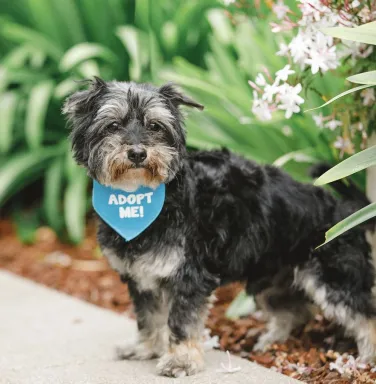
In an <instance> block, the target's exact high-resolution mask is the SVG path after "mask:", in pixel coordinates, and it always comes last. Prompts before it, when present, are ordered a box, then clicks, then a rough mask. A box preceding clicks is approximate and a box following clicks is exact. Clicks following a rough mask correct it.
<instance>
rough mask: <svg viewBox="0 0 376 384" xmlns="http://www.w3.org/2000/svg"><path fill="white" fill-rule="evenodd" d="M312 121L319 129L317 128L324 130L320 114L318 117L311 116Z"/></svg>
mask: <svg viewBox="0 0 376 384" xmlns="http://www.w3.org/2000/svg"><path fill="white" fill-rule="evenodd" d="M312 117H313V120H314V121H315V123H316V125H317V126H318V127H319V128H324V121H325V120H324V119H325V118H324V116H323V114H322V113H320V114H319V115H313V116H312Z"/></svg>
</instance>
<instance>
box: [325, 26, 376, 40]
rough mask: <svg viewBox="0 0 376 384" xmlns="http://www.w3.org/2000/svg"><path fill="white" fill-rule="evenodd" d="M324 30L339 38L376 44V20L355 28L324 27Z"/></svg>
mask: <svg viewBox="0 0 376 384" xmlns="http://www.w3.org/2000/svg"><path fill="white" fill-rule="evenodd" d="M322 32H324V33H326V34H327V35H329V36H333V37H337V38H339V39H344V40H351V41H357V42H359V43H366V44H374V45H376V21H373V22H372V23H368V24H364V25H361V26H360V27H355V28H345V27H335V28H323V29H322Z"/></svg>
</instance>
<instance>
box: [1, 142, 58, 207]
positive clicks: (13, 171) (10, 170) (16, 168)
mask: <svg viewBox="0 0 376 384" xmlns="http://www.w3.org/2000/svg"><path fill="white" fill-rule="evenodd" d="M60 152H61V150H60V148H58V147H54V148H41V149H40V150H38V151H37V152H34V151H33V152H24V153H22V154H18V155H13V156H12V158H11V159H10V160H8V161H7V162H6V163H5V164H2V165H1V168H0V180H1V183H0V206H1V205H3V204H4V202H5V201H6V199H7V198H8V197H9V195H10V194H11V193H14V192H15V191H18V190H19V189H20V188H22V187H24V186H25V185H26V184H28V183H29V182H30V181H32V180H35V177H38V176H39V175H40V174H41V172H42V171H43V169H44V168H45V166H46V163H47V162H48V161H49V160H50V159H51V158H53V157H54V156H56V155H58V154H59V153H60Z"/></svg>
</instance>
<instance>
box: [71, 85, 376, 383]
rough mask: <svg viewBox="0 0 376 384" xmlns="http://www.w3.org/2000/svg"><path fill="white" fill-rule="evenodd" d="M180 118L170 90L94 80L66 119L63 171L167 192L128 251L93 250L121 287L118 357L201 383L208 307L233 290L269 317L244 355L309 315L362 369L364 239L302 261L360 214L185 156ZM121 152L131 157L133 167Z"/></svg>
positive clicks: (115, 239) (106, 231) (103, 236)
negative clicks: (330, 328)
mask: <svg viewBox="0 0 376 384" xmlns="http://www.w3.org/2000/svg"><path fill="white" fill-rule="evenodd" d="M181 105H185V106H191V107H196V108H199V109H202V106H201V105H200V104H198V103H196V102H194V101H193V100H191V99H190V98H188V97H187V96H185V95H183V94H182V93H181V92H180V91H178V90H177V89H176V88H174V87H173V86H171V85H169V84H168V85H165V86H162V87H160V88H157V87H154V86H152V85H146V84H134V83H125V82H107V83H106V82H104V81H102V80H100V79H96V80H95V81H93V82H92V84H91V87H90V88H89V89H88V90H86V91H82V92H78V93H75V94H74V95H72V96H71V97H70V98H69V99H68V100H67V101H66V103H65V106H64V113H65V114H67V115H68V118H69V120H70V121H71V125H72V133H71V139H72V144H73V151H74V156H75V159H76V160H77V162H78V163H79V164H81V165H83V166H84V167H86V168H87V170H88V173H89V175H90V176H91V177H92V178H94V179H97V180H98V181H99V182H101V183H103V184H105V185H111V186H114V187H116V188H123V189H124V190H135V189H136V188H138V187H139V186H140V185H147V186H152V187H154V186H156V185H158V184H159V183H161V182H163V183H165V184H166V200H165V203H164V206H163V209H162V212H161V214H160V215H159V216H158V218H157V219H156V220H155V222H154V223H153V224H152V225H151V226H150V227H149V228H147V229H146V230H145V231H144V232H143V233H141V234H140V235H139V236H138V237H137V238H135V239H134V240H132V241H130V242H127V241H125V240H124V239H123V238H122V237H120V236H119V235H118V234H117V233H116V232H115V231H114V230H113V229H112V228H110V227H109V226H108V225H107V224H105V223H104V222H103V221H102V220H100V219H99V222H100V223H99V230H98V241H99V243H100V246H101V248H102V250H103V253H104V254H105V255H106V256H107V257H108V259H109V261H110V263H111V264H112V266H113V267H114V268H115V269H117V270H118V271H119V273H120V275H121V277H122V279H123V280H124V281H128V284H129V291H130V293H131V296H132V298H133V301H134V304H135V308H136V313H137V321H138V328H139V333H140V337H139V341H138V343H137V344H136V345H128V346H125V347H124V348H120V349H119V350H118V355H119V357H121V358H125V359H150V358H155V357H161V358H160V360H159V363H158V365H157V370H158V372H159V373H160V374H162V375H167V376H174V377H179V376H185V375H191V374H194V373H196V372H198V371H200V370H201V369H203V366H204V362H203V352H202V348H201V346H200V339H201V333H202V328H203V325H204V321H205V316H206V312H207V306H208V304H209V297H210V295H211V294H212V292H213V290H214V289H215V288H217V287H218V286H219V285H220V284H223V283H227V282H230V281H234V280H241V281H245V282H246V283H247V292H248V293H249V294H254V295H258V297H259V301H260V303H261V304H262V306H263V308H264V309H265V310H267V311H268V312H269V315H270V323H269V326H268V331H267V333H265V334H264V335H262V336H261V338H260V340H259V342H258V343H257V345H256V349H264V348H266V347H267V346H268V345H269V344H270V343H273V342H276V341H282V340H285V339H286V338H287V337H288V336H289V334H290V332H291V330H292V329H293V328H294V327H295V326H297V325H299V324H301V323H303V322H304V321H306V320H307V318H308V316H309V311H308V304H309V303H310V302H314V303H315V304H317V305H318V306H320V307H321V309H322V310H323V313H324V314H325V315H326V316H327V317H329V318H331V319H334V320H336V321H337V322H338V323H339V324H342V325H343V326H344V327H345V328H346V330H347V331H348V333H349V334H351V335H353V336H354V337H355V339H356V341H357V343H358V347H359V353H360V355H361V356H362V357H363V358H364V359H373V358H374V357H375V355H376V328H375V319H376V318H375V316H376V307H375V302H374V298H373V296H372V293H371V290H372V287H373V285H374V277H375V276H374V268H373V265H372V262H371V255H370V249H369V246H368V244H367V242H366V239H365V234H364V228H360V227H358V228H355V229H353V230H351V231H349V232H347V233H345V234H344V235H342V236H340V237H339V238H338V239H336V240H334V241H332V242H331V243H329V244H328V245H325V246H323V247H321V248H318V249H317V250H316V251H313V250H314V248H315V246H316V245H318V244H320V242H322V241H323V238H324V237H323V236H324V231H325V230H326V229H327V228H329V227H330V226H332V225H333V224H335V223H337V222H338V221H339V220H341V219H343V218H344V217H346V216H347V215H348V214H350V213H352V212H353V211H354V210H355V209H357V208H359V207H360V206H362V205H363V204H364V201H359V203H357V202H354V201H351V200H349V199H343V200H338V199H336V198H334V197H333V196H332V195H331V194H330V193H329V192H327V191H325V190H323V189H321V188H318V187H314V186H312V185H306V184H302V183H298V182H296V181H294V180H293V179H292V178H291V177H290V176H288V175H287V174H286V173H284V172H283V171H281V170H280V169H277V168H275V167H273V166H268V165H266V166H261V165H258V164H256V163H254V162H252V161H249V160H246V159H244V158H241V157H239V156H236V155H234V154H232V153H230V152H228V151H226V150H223V151H212V152H207V151H197V152H191V153H189V154H188V153H187V151H186V148H185V130H184V127H183V119H182V115H181V112H180V111H179V107H180V106H181ZM203 129H204V127H203ZM130 151H141V152H142V153H143V155H142V156H141V161H140V159H138V161H134V160H132V159H131V157H132V158H133V155H132V156H130ZM145 155H146V158H145Z"/></svg>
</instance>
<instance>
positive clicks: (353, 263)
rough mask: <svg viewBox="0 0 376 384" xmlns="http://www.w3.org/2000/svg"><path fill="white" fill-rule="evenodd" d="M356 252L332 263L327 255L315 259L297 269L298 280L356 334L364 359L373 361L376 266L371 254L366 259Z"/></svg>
mask: <svg viewBox="0 0 376 384" xmlns="http://www.w3.org/2000/svg"><path fill="white" fill-rule="evenodd" d="M343 251H345V250H343ZM353 251H354V250H353ZM358 253H359V251H358ZM354 255H355V253H352V254H351V255H350V256H351V257H350V258H346V257H345V255H344V254H343V253H342V254H341V257H340V258H339V260H335V262H332V263H330V261H328V259H326V260H325V258H320V261H319V260H318V259H312V260H310V261H309V262H308V263H307V264H306V265H305V266H304V267H302V268H299V269H298V268H297V269H296V270H295V284H296V285H297V286H298V287H300V288H301V289H304V290H305V292H306V293H307V295H308V296H310V297H311V298H312V300H313V301H314V302H315V303H316V304H317V305H318V306H319V307H320V308H321V310H322V311H323V314H324V316H325V317H327V318H328V319H333V320H335V321H336V322H337V323H339V324H340V325H342V326H343V327H344V328H345V330H346V333H347V334H348V335H349V336H352V337H354V338H355V340H356V342H357V345H358V351H359V356H360V358H361V360H363V361H365V362H370V361H375V358H376V305H375V298H374V297H373V295H372V286H373V275H374V274H373V266H372V265H371V263H368V261H367V258H364V260H363V261H364V263H363V262H362V259H361V258H359V257H357V256H356V255H355V256H354Z"/></svg>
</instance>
